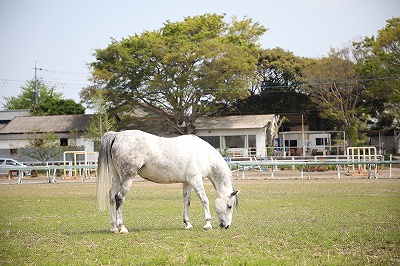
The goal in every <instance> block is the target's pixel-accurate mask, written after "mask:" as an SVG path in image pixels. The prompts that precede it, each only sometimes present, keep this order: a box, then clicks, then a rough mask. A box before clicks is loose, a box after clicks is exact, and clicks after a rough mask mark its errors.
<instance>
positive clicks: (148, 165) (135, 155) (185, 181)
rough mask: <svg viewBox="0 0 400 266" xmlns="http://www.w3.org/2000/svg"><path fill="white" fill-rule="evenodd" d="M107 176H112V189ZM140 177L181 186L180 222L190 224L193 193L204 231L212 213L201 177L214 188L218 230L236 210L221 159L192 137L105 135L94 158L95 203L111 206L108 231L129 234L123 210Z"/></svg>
mask: <svg viewBox="0 0 400 266" xmlns="http://www.w3.org/2000/svg"><path fill="white" fill-rule="evenodd" d="M108 174H110V175H111V176H112V178H111V179H112V186H111V189H110V190H109V198H107V192H108V189H109V186H110V182H109V179H108V178H107V177H108ZM136 174H138V175H139V176H141V177H142V178H144V179H147V180H150V181H152V182H156V183H182V187H183V206H184V214H183V221H184V223H185V224H186V229H191V228H193V226H192V224H191V223H190V220H189V205H190V193H191V189H192V188H193V190H194V191H195V192H196V194H197V196H198V197H199V198H200V201H201V203H202V204H203V206H204V216H205V221H206V225H205V226H204V227H203V228H204V229H205V230H210V229H211V228H212V226H211V222H210V221H211V214H210V207H209V201H208V198H207V195H206V193H205V191H204V186H203V178H208V179H209V180H210V181H211V183H212V184H213V185H214V188H215V189H216V195H217V197H216V200H215V204H214V209H215V211H216V213H217V217H218V220H219V225H220V227H221V228H228V227H229V226H230V224H231V222H232V213H233V208H232V207H233V206H235V207H236V206H237V204H238V201H237V195H238V192H239V191H236V190H234V188H233V181H232V174H231V171H230V169H229V167H228V165H227V164H226V162H225V160H224V159H223V158H222V156H221V155H220V154H219V153H218V151H217V150H216V149H214V148H213V147H212V146H211V145H209V144H208V143H207V142H205V141H203V140H202V139H200V138H198V137H196V136H193V135H184V136H179V137H175V138H162V137H157V136H154V135H151V134H149V133H145V132H142V131H138V130H127V131H122V132H107V133H106V134H105V135H104V136H103V138H102V141H101V146H100V153H99V159H98V175H99V180H98V183H97V201H98V207H99V209H100V210H105V209H106V208H107V201H108V200H109V202H110V216H111V229H110V231H111V232H114V233H128V230H127V229H126V227H125V226H124V223H123V219H122V206H123V203H124V200H125V196H126V194H127V192H128V191H129V189H130V187H131V185H132V180H133V178H134V177H135V175H136Z"/></svg>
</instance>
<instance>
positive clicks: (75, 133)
mask: <svg viewBox="0 0 400 266" xmlns="http://www.w3.org/2000/svg"><path fill="white" fill-rule="evenodd" d="M89 120H90V115H84V114H81V115H53V116H15V117H14V118H13V119H12V120H11V121H10V122H8V123H7V124H6V125H5V126H4V127H3V128H2V129H1V130H0V157H7V158H16V159H19V160H22V161H28V160H32V159H29V158H21V157H23V155H22V154H21V151H22V150H23V149H24V148H25V147H26V145H27V144H28V136H27V134H26V133H29V132H32V131H33V129H34V128H36V129H37V133H39V134H40V133H44V132H53V133H54V134H55V135H56V136H57V139H58V141H59V142H60V146H68V145H70V146H71V145H73V146H75V147H77V148H78V149H79V150H84V151H89V152H92V151H94V147H93V143H92V142H91V141H87V140H86V139H85V138H84V136H83V132H84V131H85V129H86V127H87V126H88V125H89V124H90V121H89ZM61 156H62V155H61Z"/></svg>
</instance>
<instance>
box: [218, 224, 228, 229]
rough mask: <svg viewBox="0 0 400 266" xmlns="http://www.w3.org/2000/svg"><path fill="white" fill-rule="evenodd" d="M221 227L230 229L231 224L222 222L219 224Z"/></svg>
mask: <svg viewBox="0 0 400 266" xmlns="http://www.w3.org/2000/svg"><path fill="white" fill-rule="evenodd" d="M219 227H221V228H225V229H228V228H229V225H224V224H223V223H220V224H219Z"/></svg>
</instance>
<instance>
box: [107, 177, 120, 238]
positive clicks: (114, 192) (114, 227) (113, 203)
mask: <svg viewBox="0 0 400 266" xmlns="http://www.w3.org/2000/svg"><path fill="white" fill-rule="evenodd" d="M112 180H113V181H112V186H111V189H110V192H109V194H108V195H109V197H110V219H111V228H110V231H111V232H114V233H119V230H118V226H117V207H116V200H115V196H116V195H117V192H118V187H119V185H120V178H119V176H118V174H114V175H113V179H112Z"/></svg>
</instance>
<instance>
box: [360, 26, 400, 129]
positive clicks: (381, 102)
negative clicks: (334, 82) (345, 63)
mask: <svg viewBox="0 0 400 266" xmlns="http://www.w3.org/2000/svg"><path fill="white" fill-rule="evenodd" d="M354 47H356V49H357V52H358V53H359V54H361V55H362V56H361V57H360V58H359V66H360V67H359V72H360V74H361V77H362V79H363V83H364V85H365V87H367V88H368V90H365V91H364V94H363V99H364V106H365V111H366V113H367V114H369V115H370V116H371V118H372V119H371V120H370V123H371V124H372V127H377V128H386V127H390V126H392V125H393V124H394V125H396V124H397V126H400V18H392V19H389V20H387V24H386V26H385V28H383V29H381V30H380V31H379V32H378V35H377V36H376V37H375V36H372V37H366V38H364V40H363V41H362V42H355V43H354ZM372 120H375V121H376V122H373V121H372Z"/></svg>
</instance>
